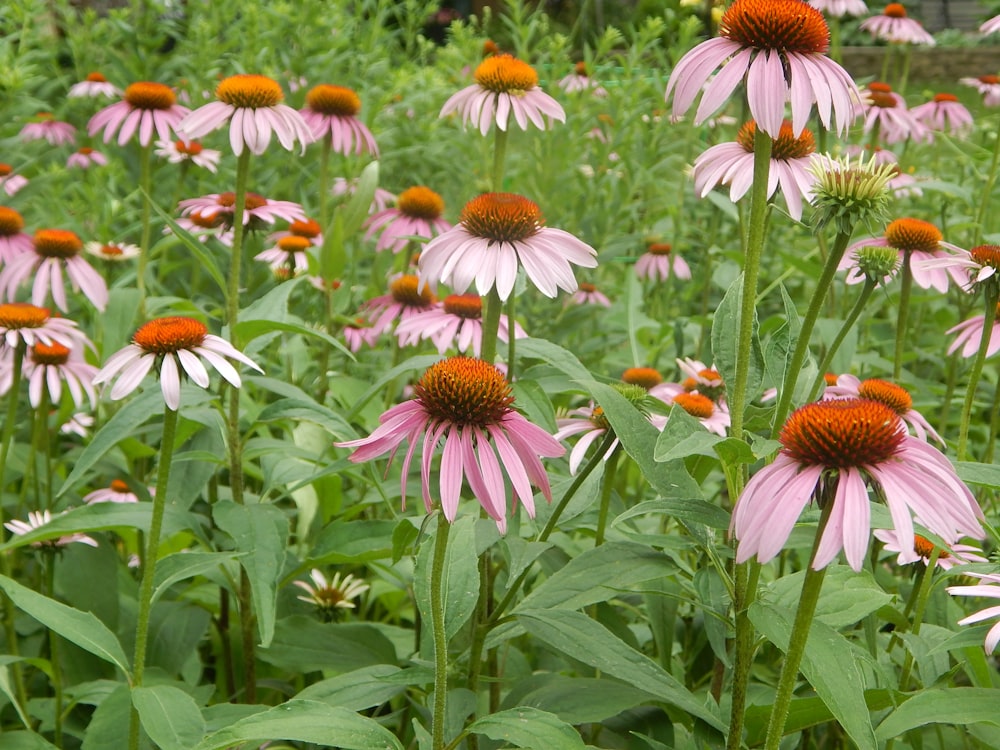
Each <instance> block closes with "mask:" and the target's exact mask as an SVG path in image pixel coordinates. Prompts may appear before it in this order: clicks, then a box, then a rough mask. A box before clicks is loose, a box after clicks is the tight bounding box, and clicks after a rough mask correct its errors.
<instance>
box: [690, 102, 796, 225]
mask: <svg viewBox="0 0 1000 750" xmlns="http://www.w3.org/2000/svg"><path fill="white" fill-rule="evenodd" d="M756 131H757V125H756V123H754V121H753V120H751V121H749V122H747V123H746V124H745V125H744V126H743V127H742V128H740V132H739V133H738V134H737V136H736V140H735V141H733V142H730V143H720V144H718V145H716V146H711V147H710V148H708V149H707V150H706V151H704V152H702V153H701V155H700V156H698V158H697V159H695V162H694V168H693V170H692V176H693V177H694V189H695V192H696V193H697V194H698V195H699V197H701V198H704V197H705V196H706V195H708V194H709V193H710V192H712V189H713V188H714V187H716V186H717V185H729V186H730V187H729V198H730V200H732V201H733V202H734V203H735V202H736V201H738V200H739V199H740V198H742V197H743V196H744V195H746V192H747V191H748V190H749V189H750V187H751V186H752V185H753V159H754V155H753V140H754V134H755V133H756ZM772 144H773V145H772V148H771V167H770V169H769V170H768V181H767V196H768V198H770V197H771V196H772V195H774V193H775V191H776V190H777V189H778V187H779V186H780V187H781V194H782V195H783V196H784V197H785V204H786V205H787V206H788V214H789V216H791V217H792V218H793V219H795V220H796V221H798V220H799V219H801V218H802V199H803V198H806V199H808V198H809V195H810V188H811V187H812V183H813V181H814V178H813V176H812V175H811V174H810V173H809V171H808V170H807V167H808V166H809V162H810V157H811V155H812V154H813V152H815V151H816V142H815V140H814V139H813V134H812V133H811V132H810V131H809V130H806V129H803V130H802V132H801V133H800V134H799V135H798V136H797V137H796V136H794V135H793V134H792V124H791V123H790V122H789V121H788V120H785V122H784V124H783V125H782V126H781V130H780V131H779V135H778V137H777V138H773V139H772Z"/></svg>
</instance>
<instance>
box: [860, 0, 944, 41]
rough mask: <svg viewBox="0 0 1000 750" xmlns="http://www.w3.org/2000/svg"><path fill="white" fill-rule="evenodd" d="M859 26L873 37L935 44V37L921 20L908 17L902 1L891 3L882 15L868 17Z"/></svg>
mask: <svg viewBox="0 0 1000 750" xmlns="http://www.w3.org/2000/svg"><path fill="white" fill-rule="evenodd" d="M858 28H859V29H861V30H862V31H868V32H871V35H872V39H884V40H885V41H887V42H895V43H898V44H927V45H929V46H934V37H932V36H931V35H930V34H928V33H927V31H926V30H925V29H924V27H923V26H922V25H921V23H920V21H917V20H915V19H913V18H908V17H907V15H906V7H905V6H904V5H903V4H902V3H889V4H888V5H887V6H885V9H884V10H883V11H882V13H881V14H880V15H877V16H871V17H870V18H866V19H865V20H864V21H862V22H861V25H860V26H858Z"/></svg>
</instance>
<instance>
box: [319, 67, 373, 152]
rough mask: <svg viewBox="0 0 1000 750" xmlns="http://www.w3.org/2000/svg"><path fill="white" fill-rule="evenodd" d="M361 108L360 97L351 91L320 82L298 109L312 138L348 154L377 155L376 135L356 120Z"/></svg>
mask: <svg viewBox="0 0 1000 750" xmlns="http://www.w3.org/2000/svg"><path fill="white" fill-rule="evenodd" d="M360 111H361V98H360V97H359V96H358V95H357V94H356V93H355V92H354V91H353V90H351V89H349V88H347V87H346V86H332V85H330V84H328V83H321V84H320V85H318V86H313V88H311V89H310V90H309V93H308V94H306V106H305V109H302V110H301V111H300V112H301V115H302V119H303V120H305V122H306V124H307V125H308V126H309V128H310V129H311V130H312V134H313V136H314V138H315V140H317V141H321V140H323V139H324V138H326V139H328V140H329V143H330V148H331V149H332V150H333V151H335V152H336V153H338V154H344V155H345V156H349V155H351V154H363V153H365V152H366V151H367V152H368V153H369V154H371V155H372V156H376V157H377V156H378V146H377V145H376V143H375V136H373V135H372V132H371V131H370V130H369V129H368V128H367V127H366V126H365V124H364V123H363V122H361V120H359V119H358V112H360Z"/></svg>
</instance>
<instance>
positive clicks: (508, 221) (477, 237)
mask: <svg viewBox="0 0 1000 750" xmlns="http://www.w3.org/2000/svg"><path fill="white" fill-rule="evenodd" d="M544 221H545V220H544V217H543V216H542V212H541V210H540V209H539V208H538V205H537V204H535V203H534V202H533V201H530V200H528V199H527V198H525V197H523V196H521V195H516V194H514V193H484V194H483V195H480V196H479V197H478V198H473V199H472V200H471V201H469V202H468V203H466V204H465V208H463V209H462V215H461V217H460V218H459V223H458V225H457V226H455V227H452V228H451V229H449V230H448V231H447V232H445V233H444V234H441V235H439V236H437V237H435V238H434V239H432V240H431V241H430V242H428V243H427V245H425V246H424V249H423V251H422V252H421V253H420V263H419V266H420V279H421V283H430V284H431V287H432V288H434V287H435V286H436V285H437V283H438V282H442V283H445V284H448V285H449V286H451V287H452V289H454V290H455V291H457V292H464V291H465V290H466V289H468V288H469V286H470V285H471V284H472V283H473V282H475V284H476V291H477V292H478V293H479V294H480V295H485V294H487V293H488V292H489V291H490V290H491V289H493V288H494V287H496V291H497V294H498V295H499V297H500V299H501V300H506V299H507V298H508V297H509V296H510V294H511V292H512V291H513V289H514V282H515V281H516V279H517V270H518V268H519V267H523V268H524V272H525V274H527V276H528V280H529V281H531V283H532V284H534V285H535V287H537V288H538V290H539V291H541V293H542V294H544V295H545V296H546V297H555V296H556V294H557V293H558V291H557V290H558V289H563V290H564V291H567V292H574V291H576V288H577V283H576V279H575V278H574V277H573V269H572V267H571V264H576V265H578V266H581V267H583V268H594V267H595V266H596V265H597V258H596V256H597V251H596V250H594V248H592V247H591V246H590V245H588V244H586V243H585V242H582V241H581V240H578V239H577V238H576V237H574V236H573V235H571V234H570V233H569V232H565V231H563V230H562V229H552V228H550V227H546V226H544Z"/></svg>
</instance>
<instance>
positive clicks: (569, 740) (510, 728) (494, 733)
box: [466, 706, 586, 750]
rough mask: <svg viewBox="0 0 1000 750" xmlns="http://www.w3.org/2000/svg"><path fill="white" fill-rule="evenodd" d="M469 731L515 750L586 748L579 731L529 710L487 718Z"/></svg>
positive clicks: (513, 709)
mask: <svg viewBox="0 0 1000 750" xmlns="http://www.w3.org/2000/svg"><path fill="white" fill-rule="evenodd" d="M466 731H467V732H469V733H470V734H481V735H484V736H486V737H489V738H490V739H491V740H497V741H499V742H506V743H508V744H510V745H514V746H515V747H527V748H543V747H548V748H559V750H573V749H574V748H580V749H581V750H583V748H585V747H586V745H584V744H583V740H582V739H580V735H579V734H578V733H577V731H576V730H575V729H574V728H573V727H571V726H570V725H569V724H567V723H566V722H564V721H562V720H561V719H559V717H558V716H555V715H554V714H550V713H548V712H547V711H539V710H538V709H537V708H529V707H527V706H521V707H518V708H511V709H508V710H506V711H497V712H496V713H494V714H490V715H489V716H484V717H483V718H482V719H479V720H477V721H474V722H472V724H470V725H469V727H468V729H467V730H466Z"/></svg>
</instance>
